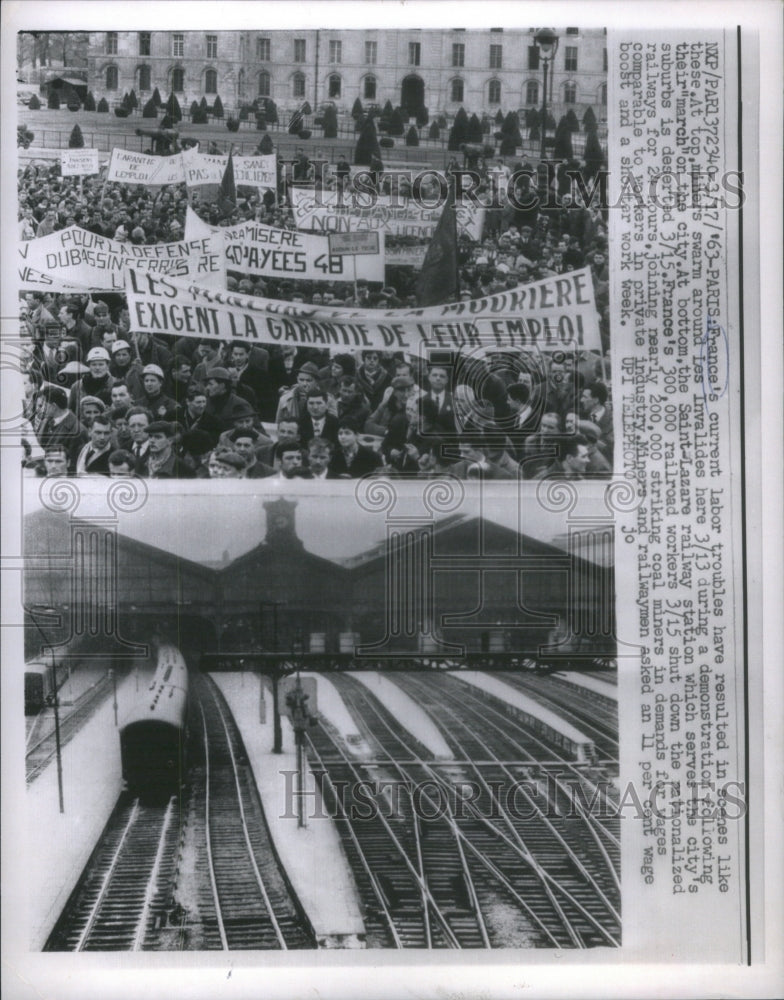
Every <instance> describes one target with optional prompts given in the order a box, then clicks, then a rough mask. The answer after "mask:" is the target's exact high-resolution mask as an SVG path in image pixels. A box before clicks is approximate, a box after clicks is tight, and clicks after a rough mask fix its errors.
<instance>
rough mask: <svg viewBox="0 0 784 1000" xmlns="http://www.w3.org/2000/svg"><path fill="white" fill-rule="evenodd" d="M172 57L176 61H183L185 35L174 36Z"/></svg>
mask: <svg viewBox="0 0 784 1000" xmlns="http://www.w3.org/2000/svg"><path fill="white" fill-rule="evenodd" d="M172 55H173V56H174V58H175V59H182V57H183V56H184V55H185V35H179V34H177V35H172Z"/></svg>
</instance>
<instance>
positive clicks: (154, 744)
mask: <svg viewBox="0 0 784 1000" xmlns="http://www.w3.org/2000/svg"><path fill="white" fill-rule="evenodd" d="M187 710H188V666H187V664H186V662H185V660H184V658H183V656H182V653H180V651H179V650H178V649H177V648H176V647H175V646H171V645H161V646H160V647H159V648H158V652H157V663H156V668H155V674H154V676H153V679H152V682H151V683H150V685H149V687H148V689H147V690H146V691H145V693H144V695H143V696H142V697H141V698H140V699H139V700H138V701H137V702H136V704H135V705H134V707H133V709H132V710H131V712H130V714H129V715H128V717H127V718H126V720H125V721H124V724H123V726H122V728H121V729H120V754H121V758H122V775H123V780H124V781H125V785H126V788H127V789H128V791H129V792H131V793H132V794H134V795H137V796H139V797H140V798H143V799H160V798H164V797H167V796H170V795H172V794H176V793H177V792H178V790H179V788H180V786H181V784H182V779H183V775H184V773H185V741H186V735H187Z"/></svg>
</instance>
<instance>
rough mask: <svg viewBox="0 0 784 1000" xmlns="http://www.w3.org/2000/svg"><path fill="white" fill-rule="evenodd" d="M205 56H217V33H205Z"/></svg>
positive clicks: (211, 57)
mask: <svg viewBox="0 0 784 1000" xmlns="http://www.w3.org/2000/svg"><path fill="white" fill-rule="evenodd" d="M207 58H208V59H217V58H218V36H217V35H207Z"/></svg>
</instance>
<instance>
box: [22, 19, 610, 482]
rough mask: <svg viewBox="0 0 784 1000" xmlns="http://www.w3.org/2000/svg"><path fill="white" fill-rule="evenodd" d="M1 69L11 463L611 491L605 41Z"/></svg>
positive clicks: (459, 44)
mask: <svg viewBox="0 0 784 1000" xmlns="http://www.w3.org/2000/svg"><path fill="white" fill-rule="evenodd" d="M17 75H18V99H19V108H18V111H19V119H20V124H19V126H18V136H17V142H18V147H19V152H18V156H19V162H20V169H19V172H18V192H17V193H18V223H19V226H18V240H19V245H18V254H19V256H18V264H19V281H20V286H19V287H20V289H21V292H20V336H21V338H22V341H21V350H22V353H23V359H22V362H21V364H22V368H23V371H24V373H25V395H24V412H25V417H26V418H27V421H28V424H29V434H28V436H27V437H26V438H25V453H26V455H25V459H24V469H25V474H28V475H39V476H44V475H51V474H56V475H63V474H67V475H78V476H83V475H104V476H108V475H112V474H118V475H128V474H135V475H141V476H144V477H147V478H186V479H187V478H196V477H198V478H225V477H226V476H229V477H233V478H236V477H244V478H264V477H267V476H275V475H278V474H279V473H280V467H281V454H280V453H281V451H282V449H283V445H284V444H286V445H287V446H290V445H292V444H298V445H299V456H297V455H296V454H295V453H296V449H295V448H292V449H291V457H290V458H288V459H287V460H286V462H285V463H283V464H284V475H289V476H292V477H300V476H306V477H310V476H312V477H313V478H320V479H322V478H328V479H336V478H357V477H359V476H364V475H369V474H373V475H377V476H385V477H393V478H399V477H401V476H405V477H412V476H414V477H428V476H432V475H433V474H434V472H435V473H436V474H437V473H438V472H440V471H441V470H443V469H445V468H448V469H449V470H450V471H451V472H452V473H454V474H456V475H458V476H460V477H461V478H478V477H480V476H481V477H482V478H486V479H504V480H514V479H518V478H524V479H538V478H543V477H557V478H569V479H584V478H601V479H607V478H609V477H610V475H611V474H612V469H613V445H614V438H613V409H612V389H611V331H610V323H609V291H608V289H609V276H608V262H609V257H608V231H607V221H608V220H607V204H606V197H605V194H606V192H605V186H606V165H607V40H606V29H603V28H591V29H586V28H580V27H567V28H565V29H563V30H559V31H555V30H554V29H552V28H530V29H524V30H523V29H514V30H513V29H510V28H503V27H498V28H489V29H486V30H481V31H480V30H476V29H465V28H456V29H449V30H446V29H442V30H426V31H423V30H419V29H411V30H398V31H393V30H371V31H358V30H348V29H347V30H341V31H330V30H322V29H308V30H303V31H301V32H297V31H293V32H292V31H282V30H278V31H276V30H269V28H268V27H266V26H265V27H264V28H262V29H260V30H254V31H217V32H206V33H204V32H189V31H174V32H172V31H155V30H151V31H125V32H117V31H108V32H76V31H75V32H20V33H19V35H18V42H17ZM353 234H357V235H356V237H354V235H353ZM128 266H129V267H131V268H133V269H134V270H135V269H136V268H137V267H138V269H139V270H138V273H135V274H134V275H133V276H130V277H129V274H130V272H129V271H127V270H126V267H128ZM166 276H168V278H171V279H172V280H173V281H174V282H175V284H174V285H170V284H169V283H168V278H167V277H166ZM177 281H180V282H181V283H184V285H188V286H191V290H190V291H188V288H186V287H180V288H179V290H177V286H176V282H177ZM193 285H196V286H198V292H196V291H194V290H193V287H192V286H193ZM229 293H230V294H229ZM202 294H203V295H204V296H206V298H204V299H203V300H202ZM216 296H217V297H216ZM188 300H190V301H191V302H192V304H191V305H189V304H188ZM96 419H97V420H98V423H97V430H94V429H93V428H94V422H95V421H96ZM63 425H64V426H63ZM162 425H165V426H162ZM150 428H152V429H150ZM240 432H242V433H241V435H240ZM314 441H315V444H314V443H312V442H314ZM50 452H51V453H50ZM48 453H50V454H49V456H48V458H47V454H48ZM225 453H233V456H232V457H231V458H230V459H229V460H228V461H221V462H218V461H217V455H219V454H225ZM288 466H290V468H288ZM52 470H56V471H55V472H52ZM113 470H117V471H116V472H113Z"/></svg>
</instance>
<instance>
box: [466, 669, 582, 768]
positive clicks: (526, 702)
mask: <svg viewBox="0 0 784 1000" xmlns="http://www.w3.org/2000/svg"><path fill="white" fill-rule="evenodd" d="M461 679H462V680H463V681H464V682H467V683H468V684H470V686H471V690H472V692H473V693H474V694H477V695H479V697H481V698H484V699H485V700H491V699H494V700H498V701H501V702H503V711H504V712H505V713H506V715H509V716H511V717H512V718H513V719H519V720H520V722H522V723H523V725H524V727H525V728H526V729H527V730H529V731H530V732H533V733H535V734H536V735H537V736H540V737H541V738H542V739H543V740H545V741H546V742H547V743H549V744H551V745H552V746H554V747H556V748H557V749H558V750H560V751H561V753H562V754H563V756H565V757H569V758H571V759H572V760H573V761H575V762H576V763H578V764H592V763H594V762H595V761H596V747H595V745H594V742H593V740H591V739H589V738H588V737H587V736H586V735H585V734H584V733H582V732H580V730H579V729H577V727H576V726H573V725H572V724H571V723H570V722H567V721H566V719H562V718H561V716H560V715H558V714H557V713H556V712H553V711H551V710H550V709H549V708H545V706H544V705H541V704H539V702H537V701H535V700H534V699H533V698H529V697H528V696H527V695H525V694H524V693H523V692H522V691H517V690H516V689H514V688H510V687H509V686H508V685H506V684H503V682H502V681H499V680H497V679H496V678H488V680H487V682H486V683H485V684H484V685H479V684H472V683H471V675H465V674H464V675H463V676H462V678H461ZM504 689H506V690H504Z"/></svg>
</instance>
